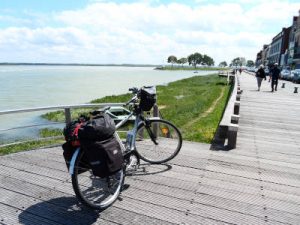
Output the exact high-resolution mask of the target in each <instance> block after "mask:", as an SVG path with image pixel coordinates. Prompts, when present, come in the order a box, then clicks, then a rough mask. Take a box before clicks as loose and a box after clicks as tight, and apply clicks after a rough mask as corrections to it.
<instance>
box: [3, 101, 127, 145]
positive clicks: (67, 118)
mask: <svg viewBox="0 0 300 225" xmlns="http://www.w3.org/2000/svg"><path fill="white" fill-rule="evenodd" d="M123 105H124V103H99V104H78V105H59V106H45V107H37V108H23V109H14V110H4V111H0V117H1V116H3V115H15V114H21V113H31V112H37V111H44V112H50V111H53V110H63V111H64V117H65V121H64V123H66V124H67V123H69V122H71V121H72V116H71V111H72V110H73V109H80V108H82V109H84V108H97V107H99V108H100V107H106V106H123ZM40 116H41V115H40ZM73 119H74V118H73ZM64 123H63V122H53V121H49V122H46V123H45V122H43V123H38V124H27V125H23V126H15V127H9V128H0V132H2V133H4V132H8V131H12V130H20V129H26V128H36V127H45V126H46V127H47V126H48V127H50V126H53V125H59V124H64ZM57 137H58V136H53V137H45V138H38V137H37V138H34V137H32V138H33V139H31V140H44V139H49V138H57ZM27 141H30V140H26V141H14V142H12V143H7V142H6V141H5V140H2V141H1V142H2V143H1V142H0V147H3V146H7V145H11V144H16V143H23V142H27Z"/></svg>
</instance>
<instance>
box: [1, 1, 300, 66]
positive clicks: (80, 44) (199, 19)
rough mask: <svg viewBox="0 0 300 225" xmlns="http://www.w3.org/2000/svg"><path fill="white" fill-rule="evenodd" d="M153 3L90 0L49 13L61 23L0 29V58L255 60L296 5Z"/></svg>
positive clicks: (24, 59) (45, 59)
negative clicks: (195, 57)
mask: <svg viewBox="0 0 300 225" xmlns="http://www.w3.org/2000/svg"><path fill="white" fill-rule="evenodd" d="M241 1H243V2H245V1H247V0H241ZM241 1H240V2H241ZM198 2H199V1H198ZM151 3H153V1H143V2H139V3H122V4H117V3H111V2H105V1H92V2H91V3H90V4H89V5H88V6H87V7H85V8H84V9H81V10H73V11H63V12H59V13H58V12H56V13H54V14H52V15H51V16H52V17H51V19H50V20H49V21H52V22H53V23H55V24H56V26H57V24H59V27H55V26H52V27H51V26H50V25H48V26H46V27H45V26H43V25H41V26H39V28H29V27H11V28H6V29H2V30H1V29H0V61H29V62H30V61H37V62H78V63H80V62H82V63H162V61H165V60H166V58H167V57H168V56H169V55H171V54H174V55H176V56H178V57H186V56H188V55H189V54H191V53H194V52H200V53H203V54H208V55H210V56H211V57H213V58H214V59H215V61H216V62H217V63H218V62H220V61H223V60H226V61H228V62H229V61H230V60H232V59H233V58H235V57H237V56H244V57H246V58H247V59H254V58H255V56H256V53H257V52H258V51H259V50H260V48H261V47H262V45H263V44H267V43H269V42H270V41H271V39H272V37H273V36H275V35H276V34H277V33H278V32H280V30H281V28H282V26H289V25H290V24H291V22H292V17H293V16H294V15H296V14H297V11H298V10H297V9H299V8H300V4H299V3H288V2H286V1H285V2H281V1H273V2H272V4H269V3H267V2H266V1H257V4H256V5H254V6H252V7H250V8H249V9H248V8H246V7H243V5H241V4H238V3H236V1H235V3H222V4H218V5H212V4H210V3H208V4H206V5H205V4H202V3H201V2H199V5H197V6H195V7H191V6H188V5H183V4H178V3H171V4H151ZM0 19H1V18H0ZM50 24H51V23H50Z"/></svg>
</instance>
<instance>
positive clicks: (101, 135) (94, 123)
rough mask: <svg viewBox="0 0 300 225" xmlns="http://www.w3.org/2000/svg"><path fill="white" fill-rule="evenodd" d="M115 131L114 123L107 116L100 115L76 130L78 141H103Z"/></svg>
mask: <svg viewBox="0 0 300 225" xmlns="http://www.w3.org/2000/svg"><path fill="white" fill-rule="evenodd" d="M115 131H116V126H115V122H114V121H113V119H111V118H110V116H109V115H107V114H105V113H102V114H100V115H98V116H96V117H94V118H93V119H91V120H89V121H88V122H86V123H85V124H84V125H83V126H81V127H80V128H79V129H78V137H79V139H84V140H91V141H104V140H106V139H109V138H110V137H112V135H113V134H114V133H115Z"/></svg>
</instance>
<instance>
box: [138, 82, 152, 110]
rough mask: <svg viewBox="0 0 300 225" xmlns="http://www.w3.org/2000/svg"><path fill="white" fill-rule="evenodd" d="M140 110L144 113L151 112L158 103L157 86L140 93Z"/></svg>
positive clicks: (144, 89)
mask: <svg viewBox="0 0 300 225" xmlns="http://www.w3.org/2000/svg"><path fill="white" fill-rule="evenodd" d="M140 98H141V101H140V108H141V109H142V110H143V111H150V110H151V108H152V107H153V106H154V104H155V103H156V88H155V86H149V87H143V88H141V92H140Z"/></svg>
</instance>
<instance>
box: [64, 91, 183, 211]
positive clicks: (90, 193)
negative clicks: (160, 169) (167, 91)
mask: <svg viewBox="0 0 300 225" xmlns="http://www.w3.org/2000/svg"><path fill="white" fill-rule="evenodd" d="M129 91H131V92H132V94H133V95H134V96H133V97H132V98H131V99H130V100H129V101H128V102H127V103H125V105H124V106H131V113H130V114H129V116H128V117H127V118H124V119H123V120H121V121H120V122H119V123H117V124H116V129H118V128H120V127H121V126H123V125H124V124H125V123H126V122H127V121H128V120H129V119H130V118H131V117H132V116H135V120H134V125H133V128H132V129H131V130H130V131H128V132H127V137H126V142H125V143H123V142H122V140H121V138H120V137H119V135H118V133H117V132H115V134H114V135H115V137H116V138H117V140H118V142H119V144H120V146H121V149H122V152H123V157H124V166H123V169H121V170H120V171H118V172H116V173H115V174H113V175H111V176H108V177H105V178H100V177H97V176H94V175H93V173H92V170H91V169H90V167H89V165H88V163H86V162H85V160H84V151H83V150H81V149H80V147H78V148H77V149H76V151H75V152H74V154H73V156H72V159H71V162H70V168H69V172H70V174H71V176H72V186H73V189H74V192H75V194H76V196H77V198H78V199H79V200H80V202H81V203H83V204H85V205H87V206H89V207H92V208H95V209H105V208H107V207H108V206H110V205H111V204H113V203H114V201H115V200H116V199H117V198H118V197H119V195H120V192H121V191H122V188H123V184H124V179H125V172H126V170H128V169H129V168H131V169H132V168H133V169H136V168H137V167H138V166H139V165H140V159H142V160H144V161H145V162H149V163H152V164H160V163H164V162H167V161H169V160H171V159H173V158H174V157H175V156H176V155H177V154H178V153H179V151H180V149H181V146H182V137H181V133H180V131H179V130H178V129H177V127H176V126H175V125H173V124H172V123H171V122H169V121H166V120H163V119H160V118H159V117H153V118H146V117H145V116H144V115H143V114H144V113H143V108H144V106H143V104H144V103H145V100H144V103H143V101H142V98H143V96H141V91H142V89H138V88H130V89H129ZM146 101H147V100H146ZM151 104H152V103H150V106H151ZM153 105H154V103H153V104H152V106H153ZM152 106H151V108H152ZM147 109H149V107H148V108H147ZM107 110H109V107H106V108H104V109H102V110H98V111H94V112H93V113H94V114H97V113H105V112H107Z"/></svg>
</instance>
